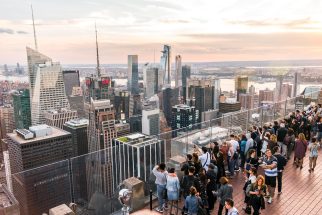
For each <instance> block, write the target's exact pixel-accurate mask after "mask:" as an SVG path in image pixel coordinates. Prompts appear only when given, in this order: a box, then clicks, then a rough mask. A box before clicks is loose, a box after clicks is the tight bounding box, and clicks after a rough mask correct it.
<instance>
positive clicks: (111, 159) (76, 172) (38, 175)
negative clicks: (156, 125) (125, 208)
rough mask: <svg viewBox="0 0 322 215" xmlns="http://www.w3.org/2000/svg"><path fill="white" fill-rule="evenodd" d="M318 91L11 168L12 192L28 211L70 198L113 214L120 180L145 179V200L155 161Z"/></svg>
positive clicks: (241, 128)
mask: <svg viewBox="0 0 322 215" xmlns="http://www.w3.org/2000/svg"><path fill="white" fill-rule="evenodd" d="M321 92H322V91H321ZM321 92H320V91H318V92H313V93H310V94H306V95H301V96H297V97H295V98H290V99H287V100H286V101H281V102H277V103H273V104H272V105H266V106H262V107H259V108H255V109H251V110H242V111H239V112H236V113H232V114H226V115H225V116H223V117H220V118H216V119H212V120H210V121H205V122H202V123H198V124H195V125H193V126H192V128H191V129H186V128H181V129H177V130H176V131H175V132H174V131H169V132H165V133H160V134H159V135H157V136H156V138H155V139H156V141H158V144H151V142H150V143H145V144H142V145H140V146H137V147H132V148H131V144H132V143H131V142H129V143H127V144H115V145H114V146H113V147H111V148H108V149H104V150H101V151H97V152H93V153H89V154H86V155H82V156H79V157H73V158H70V159H66V160H62V161H60V162H56V163H53V164H49V165H46V166H42V167H38V168H35V169H30V170H27V171H23V172H20V173H16V174H13V175H12V182H13V187H14V193H15V194H16V195H19V198H18V201H20V205H21V206H22V208H23V210H25V211H31V212H32V213H33V214H42V213H48V210H49V209H50V208H52V207H55V206H57V205H59V204H63V203H65V204H67V205H68V204H69V203H71V202H74V203H76V204H77V206H78V207H77V214H112V213H114V212H115V211H118V210H120V209H121V205H120V204H119V202H118V191H119V190H120V183H121V182H122V181H123V180H124V179H126V178H129V177H131V176H136V177H139V178H140V179H141V180H142V181H143V182H144V191H145V192H144V194H141V195H142V197H143V198H142V201H146V202H148V201H149V198H150V197H149V196H150V195H149V194H150V190H152V191H155V190H156V188H155V184H154V177H153V174H151V170H152V168H153V166H154V165H155V164H157V163H160V162H166V161H169V159H170V158H173V157H174V156H178V155H181V156H184V155H185V154H186V153H188V152H189V151H191V150H192V147H193V145H194V144H197V145H200V146H202V145H207V144H208V143H210V142H213V141H215V140H220V139H221V140H222V139H225V138H227V137H228V136H229V135H230V134H231V133H241V132H247V131H248V129H249V127H250V126H252V125H256V126H263V125H264V124H265V123H269V122H272V121H274V120H277V119H282V118H285V117H288V114H289V113H290V112H294V111H295V110H296V109H300V110H303V109H305V107H306V106H307V105H309V104H310V103H311V102H319V101H318V99H319V95H320V94H321ZM132 145H135V144H134V143H133V144H132ZM16 197H17V196H16ZM21 213H22V214H24V212H21Z"/></svg>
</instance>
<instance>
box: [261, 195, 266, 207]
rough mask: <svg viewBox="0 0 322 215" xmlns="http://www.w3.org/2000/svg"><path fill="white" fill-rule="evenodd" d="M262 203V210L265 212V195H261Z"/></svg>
mask: <svg viewBox="0 0 322 215" xmlns="http://www.w3.org/2000/svg"><path fill="white" fill-rule="evenodd" d="M260 201H261V209H262V210H264V209H265V200H264V197H263V195H261V197H260Z"/></svg>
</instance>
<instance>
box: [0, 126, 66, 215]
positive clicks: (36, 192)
mask: <svg viewBox="0 0 322 215" xmlns="http://www.w3.org/2000/svg"><path fill="white" fill-rule="evenodd" d="M4 142H5V143H6V144H7V146H8V151H9V157H10V167H11V173H12V174H13V175H12V184H13V192H14V195H15V197H16V198H17V200H18V202H19V204H20V212H21V214H24V215H34V214H42V213H44V212H48V210H49V209H50V208H52V207H54V206H56V205H58V204H60V203H61V202H68V201H70V199H71V196H69V195H66V190H70V181H69V179H70V178H69V176H68V174H67V173H68V162H64V161H62V160H65V159H67V158H70V157H71V156H72V141H71V134H70V133H69V132H67V131H63V130H60V129H58V128H54V127H49V126H47V125H38V126H33V127H30V128H29V130H27V129H18V130H16V131H15V132H14V133H10V134H8V138H6V139H5V140H4ZM57 161H61V162H58V163H55V164H52V163H54V162H57ZM37 167H39V168H37ZM22 171H23V172H22Z"/></svg>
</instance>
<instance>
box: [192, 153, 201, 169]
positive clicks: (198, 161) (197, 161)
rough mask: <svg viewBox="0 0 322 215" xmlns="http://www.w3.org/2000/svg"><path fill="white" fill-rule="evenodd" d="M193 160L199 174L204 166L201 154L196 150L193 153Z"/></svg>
mask: <svg viewBox="0 0 322 215" xmlns="http://www.w3.org/2000/svg"><path fill="white" fill-rule="evenodd" d="M192 161H193V163H194V166H195V175H198V174H199V172H200V170H201V168H202V165H201V162H200V160H199V155H198V154H197V153H196V152H194V153H193V154H192Z"/></svg>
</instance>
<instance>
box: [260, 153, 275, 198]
mask: <svg viewBox="0 0 322 215" xmlns="http://www.w3.org/2000/svg"><path fill="white" fill-rule="evenodd" d="M261 167H262V168H263V169H264V172H265V182H266V185H267V187H268V192H269V199H268V200H267V203H269V204H271V203H272V201H273V197H274V194H275V187H276V178H277V174H278V172H277V158H276V157H275V156H273V154H272V151H271V150H270V149H267V150H266V153H265V156H264V158H263V161H262V165H261Z"/></svg>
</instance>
